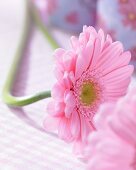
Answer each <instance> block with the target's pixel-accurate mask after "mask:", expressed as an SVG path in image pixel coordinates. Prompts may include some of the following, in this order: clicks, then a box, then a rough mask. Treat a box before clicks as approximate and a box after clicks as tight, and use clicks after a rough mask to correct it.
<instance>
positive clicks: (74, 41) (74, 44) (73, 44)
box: [71, 36, 79, 49]
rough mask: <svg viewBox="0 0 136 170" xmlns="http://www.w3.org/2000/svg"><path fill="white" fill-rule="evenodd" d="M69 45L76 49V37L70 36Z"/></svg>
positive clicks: (77, 45)
mask: <svg viewBox="0 0 136 170" xmlns="http://www.w3.org/2000/svg"><path fill="white" fill-rule="evenodd" d="M71 45H72V47H73V49H77V48H78V47H79V41H78V38H77V37H75V36H72V37H71Z"/></svg>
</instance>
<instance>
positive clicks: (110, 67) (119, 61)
mask: <svg viewBox="0 0 136 170" xmlns="http://www.w3.org/2000/svg"><path fill="white" fill-rule="evenodd" d="M130 59H131V54H130V52H125V53H123V54H122V55H120V56H116V57H114V58H113V59H111V61H106V62H105V63H104V64H103V66H102V67H101V69H103V75H105V74H107V73H110V72H111V71H114V70H115V69H118V68H120V67H123V66H125V65H128V64H129V62H130ZM104 68H105V69H104Z"/></svg>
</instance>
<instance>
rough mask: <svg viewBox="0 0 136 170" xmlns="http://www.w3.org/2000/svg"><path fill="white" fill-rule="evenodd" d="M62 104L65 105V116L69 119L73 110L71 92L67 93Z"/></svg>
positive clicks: (73, 98)
mask: <svg viewBox="0 0 136 170" xmlns="http://www.w3.org/2000/svg"><path fill="white" fill-rule="evenodd" d="M64 102H65V104H66V106H65V116H66V117H67V118H69V117H70V116H71V114H72V112H73V110H74V108H75V104H76V101H75V97H74V95H73V92H72V91H67V93H66V94H65V98H64Z"/></svg>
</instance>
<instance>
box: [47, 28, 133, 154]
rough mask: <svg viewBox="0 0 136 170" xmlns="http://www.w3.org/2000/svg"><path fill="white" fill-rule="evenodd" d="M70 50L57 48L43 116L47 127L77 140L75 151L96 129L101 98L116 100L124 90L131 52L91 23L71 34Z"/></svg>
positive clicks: (104, 100) (66, 139) (61, 135)
mask: <svg viewBox="0 0 136 170" xmlns="http://www.w3.org/2000/svg"><path fill="white" fill-rule="evenodd" d="M71 45H72V48H71V49H70V50H64V49H57V50H56V51H55V53H54V56H55V60H56V68H55V76H56V79H57V82H56V84H55V85H54V86H53V89H52V101H51V103H50V104H49V107H48V111H49V112H50V113H52V114H51V115H49V117H48V118H46V120H45V122H44V127H45V129H46V130H50V127H51V130H58V136H59V137H60V138H62V139H64V140H65V141H67V142H72V141H74V142H76V144H77V145H76V146H78V147H75V148H76V151H79V150H81V148H82V147H81V146H82V145H85V144H86V139H87V136H88V134H89V133H90V132H91V131H92V130H94V129H95V127H94V125H93V117H94V115H95V113H96V112H97V110H98V108H99V106H100V105H101V103H103V102H107V101H116V100H117V99H118V98H119V97H121V96H123V95H125V94H126V91H127V87H128V84H129V82H130V76H131V74H132V72H133V66H131V65H128V63H129V61H130V58H131V54H130V53H129V52H123V47H122V44H121V43H120V42H114V43H113V42H112V39H111V37H110V36H109V35H107V36H106V37H105V35H104V33H103V31H102V30H101V29H100V30H99V31H98V32H96V30H95V29H94V28H93V27H87V26H84V27H83V32H82V33H81V34H80V35H79V37H78V38H76V37H72V38H71ZM51 123H52V124H51Z"/></svg>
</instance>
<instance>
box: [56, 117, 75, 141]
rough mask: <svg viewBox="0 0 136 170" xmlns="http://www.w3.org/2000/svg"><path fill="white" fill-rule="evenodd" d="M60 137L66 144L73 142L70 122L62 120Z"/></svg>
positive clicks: (59, 129) (59, 130)
mask: <svg viewBox="0 0 136 170" xmlns="http://www.w3.org/2000/svg"><path fill="white" fill-rule="evenodd" d="M58 135H59V137H60V138H61V139H63V140H65V141H66V142H71V141H72V140H73V138H72V135H71V133H70V124H69V120H68V119H66V118H62V119H61V121H60V123H59V128H58Z"/></svg>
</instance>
